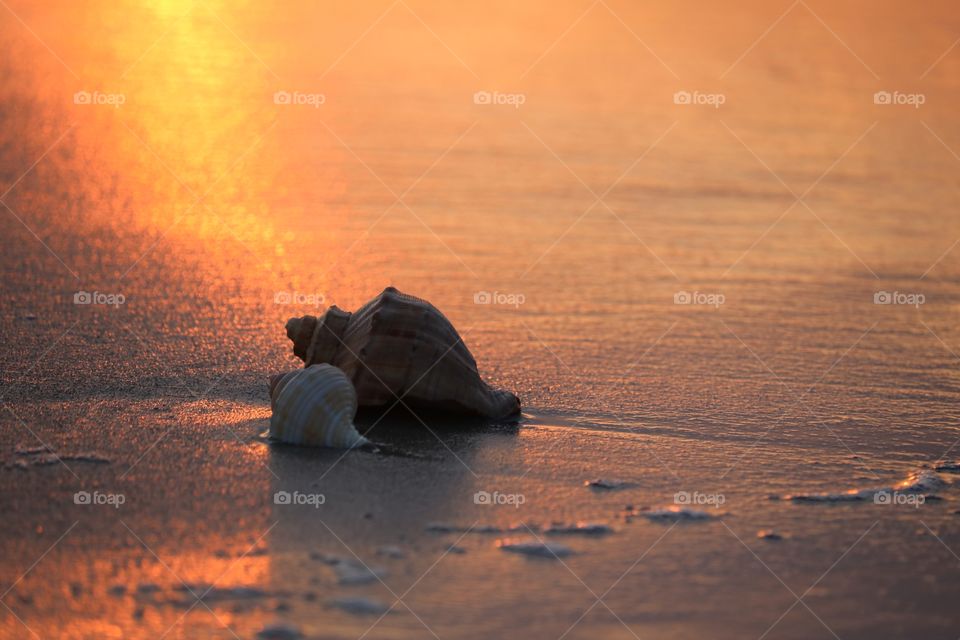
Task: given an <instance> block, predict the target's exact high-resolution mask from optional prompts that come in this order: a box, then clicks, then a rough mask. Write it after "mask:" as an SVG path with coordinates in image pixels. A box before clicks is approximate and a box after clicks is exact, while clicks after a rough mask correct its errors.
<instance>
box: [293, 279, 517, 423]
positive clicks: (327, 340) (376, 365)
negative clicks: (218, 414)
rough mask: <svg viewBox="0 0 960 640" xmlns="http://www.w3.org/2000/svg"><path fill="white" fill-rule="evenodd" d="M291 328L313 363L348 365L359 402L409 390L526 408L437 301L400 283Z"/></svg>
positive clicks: (410, 394) (504, 409) (461, 406)
mask: <svg viewBox="0 0 960 640" xmlns="http://www.w3.org/2000/svg"><path fill="white" fill-rule="evenodd" d="M287 336H288V337H289V338H290V339H291V340H293V352H294V354H296V355H297V357H299V358H300V359H301V360H303V362H304V365H305V366H306V367H307V368H310V367H311V366H313V365H316V364H320V363H329V364H332V365H335V366H336V367H338V368H340V369H342V370H343V372H344V373H346V374H347V377H349V378H350V380H351V381H352V382H353V385H354V387H355V388H356V391H357V399H358V401H359V403H360V406H384V405H385V406H392V405H394V404H399V403H398V402H397V401H398V398H402V402H403V403H404V404H405V405H408V406H410V407H421V408H429V409H437V410H443V411H451V412H456V413H463V414H471V415H479V416H484V417H487V418H494V419H499V418H505V417H507V416H510V415H513V414H515V413H518V412H519V411H520V400H519V399H517V396H515V395H514V394H512V393H510V392H509V391H503V390H500V389H494V388H492V387H490V386H489V385H487V383H486V382H484V381H483V379H481V377H480V373H479V372H478V371H477V363H476V361H475V360H474V359H473V356H472V355H471V354H470V350H469V349H467V347H466V345H464V344H463V340H462V339H461V338H460V335H459V334H458V333H457V330H456V329H454V327H453V325H452V324H451V323H450V321H449V320H447V318H446V317H445V316H444V315H443V314H442V313H440V311H438V310H437V308H436V307H434V306H433V305H432V304H430V303H429V302H427V301H426V300H421V299H419V298H415V297H413V296H409V295H405V294H403V293H400V292H399V291H397V290H396V289H394V288H393V287H387V288H386V289H384V290H383V293H381V294H380V295H378V296H377V297H376V298H374V299H373V300H371V301H370V302H368V303H366V304H365V305H363V306H362V307H360V308H359V309H358V310H357V311H356V312H354V313H350V312H349V311H343V310H342V309H339V308H337V307H336V306H332V307H330V308H329V309H327V311H326V312H325V313H324V314H323V315H322V316H321V317H320V318H317V317H315V316H304V317H302V318H291V319H290V320H289V321H288V322H287Z"/></svg>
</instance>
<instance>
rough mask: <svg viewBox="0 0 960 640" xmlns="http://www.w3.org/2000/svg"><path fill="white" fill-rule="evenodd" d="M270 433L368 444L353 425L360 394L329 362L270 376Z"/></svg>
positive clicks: (319, 443)
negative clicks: (271, 413)
mask: <svg viewBox="0 0 960 640" xmlns="http://www.w3.org/2000/svg"><path fill="white" fill-rule="evenodd" d="M270 406H271V407H272V408H273V415H271V416H270V437H271V438H274V439H275V440H279V441H281V442H286V443H289V444H299V445H306V446H313V447H336V448H340V449H352V448H354V447H360V446H363V445H365V444H369V440H367V439H366V438H364V437H363V436H362V435H360V433H359V432H358V431H357V428H356V427H355V426H353V418H354V416H355V415H356V413H357V394H356V392H354V390H353V385H352V384H350V380H349V379H348V378H347V376H346V375H344V373H343V371H340V369H337V368H336V367H334V366H331V365H329V364H322V365H319V366H316V367H308V368H306V369H297V370H296V371H290V372H288V373H284V374H280V375H276V376H273V377H272V378H271V379H270Z"/></svg>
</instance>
